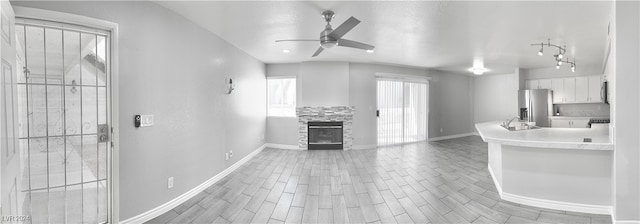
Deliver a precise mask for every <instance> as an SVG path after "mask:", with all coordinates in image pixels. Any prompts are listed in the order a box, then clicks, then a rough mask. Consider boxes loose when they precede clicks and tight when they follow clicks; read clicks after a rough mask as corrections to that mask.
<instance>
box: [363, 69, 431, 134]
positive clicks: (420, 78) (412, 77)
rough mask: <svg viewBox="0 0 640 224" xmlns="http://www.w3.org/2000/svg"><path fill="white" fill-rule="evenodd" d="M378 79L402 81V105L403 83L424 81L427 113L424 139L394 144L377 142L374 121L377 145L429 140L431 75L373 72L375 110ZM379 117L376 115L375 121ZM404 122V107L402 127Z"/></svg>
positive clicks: (403, 95) (403, 96) (404, 94)
mask: <svg viewBox="0 0 640 224" xmlns="http://www.w3.org/2000/svg"><path fill="white" fill-rule="evenodd" d="M378 80H389V81H398V82H402V86H403V91H402V100H403V105H404V101H405V98H406V92H405V91H404V85H405V83H424V84H426V85H427V90H426V91H427V99H426V100H427V102H426V106H427V108H426V109H427V111H426V112H427V114H426V116H427V117H426V118H425V122H426V124H425V125H426V130H425V131H426V133H425V134H426V135H427V136H426V139H425V140H421V141H412V142H401V143H394V144H387V145H380V143H379V142H378V140H379V139H378V124H377V122H376V144H377V145H378V146H394V145H403V144H407V143H415V142H422V141H428V140H429V113H430V111H431V109H430V107H429V104H430V96H429V89H430V83H431V77H426V76H415V75H403V74H394V73H381V72H376V73H375V82H376V105H375V106H376V110H378V109H379V107H378V91H379V90H378ZM378 119H379V117H376V121H377V120H378ZM404 124H405V112H404V109H403V111H402V125H403V129H404ZM404 135H405V131H404V130H403V131H402V139H403V141H404V139H405V136H404Z"/></svg>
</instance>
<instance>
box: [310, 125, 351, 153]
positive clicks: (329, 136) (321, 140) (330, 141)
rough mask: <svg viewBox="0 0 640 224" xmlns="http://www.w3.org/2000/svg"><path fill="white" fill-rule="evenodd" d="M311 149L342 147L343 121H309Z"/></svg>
mask: <svg viewBox="0 0 640 224" xmlns="http://www.w3.org/2000/svg"><path fill="white" fill-rule="evenodd" d="M308 127H309V130H308V134H309V145H308V148H309V149H342V148H343V141H342V137H343V136H342V135H343V133H342V122H309V123H308Z"/></svg>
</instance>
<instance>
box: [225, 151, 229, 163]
mask: <svg viewBox="0 0 640 224" xmlns="http://www.w3.org/2000/svg"><path fill="white" fill-rule="evenodd" d="M224 160H225V161H227V160H229V153H228V152H225V153H224Z"/></svg>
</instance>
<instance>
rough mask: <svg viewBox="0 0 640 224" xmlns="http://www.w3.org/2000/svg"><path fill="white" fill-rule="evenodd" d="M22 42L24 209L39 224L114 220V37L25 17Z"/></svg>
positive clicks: (19, 34)
mask: <svg viewBox="0 0 640 224" xmlns="http://www.w3.org/2000/svg"><path fill="white" fill-rule="evenodd" d="M16 38H17V41H18V53H17V58H18V59H17V61H18V64H19V66H21V67H22V68H23V71H22V72H20V73H19V75H18V77H17V80H18V101H19V102H18V113H19V133H20V158H21V160H22V161H21V164H22V173H23V175H22V176H23V181H22V183H21V184H20V189H21V191H22V192H25V193H26V194H27V197H26V199H25V203H24V207H25V210H26V211H28V213H29V214H30V215H31V217H32V219H33V223H106V222H109V220H108V217H109V214H110V210H109V209H110V200H109V197H110V196H109V194H110V187H109V185H110V174H111V172H110V170H111V167H110V161H111V159H110V155H111V154H110V153H111V152H110V149H111V145H110V141H109V139H106V138H103V139H100V141H99V138H98V126H99V125H100V127H110V123H111V119H110V103H109V102H110V90H109V88H110V86H109V82H110V80H109V78H110V77H109V53H108V49H109V33H108V32H99V31H95V30H89V29H83V28H78V27H75V26H70V25H68V24H65V25H64V28H63V26H62V25H61V24H58V25H56V24H52V23H51V22H42V21H34V20H26V19H20V20H19V21H18V23H17V24H16Z"/></svg>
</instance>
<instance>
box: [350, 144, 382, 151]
mask: <svg viewBox="0 0 640 224" xmlns="http://www.w3.org/2000/svg"><path fill="white" fill-rule="evenodd" d="M375 148H378V145H354V146H353V147H351V149H353V150H360V149H375Z"/></svg>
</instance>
